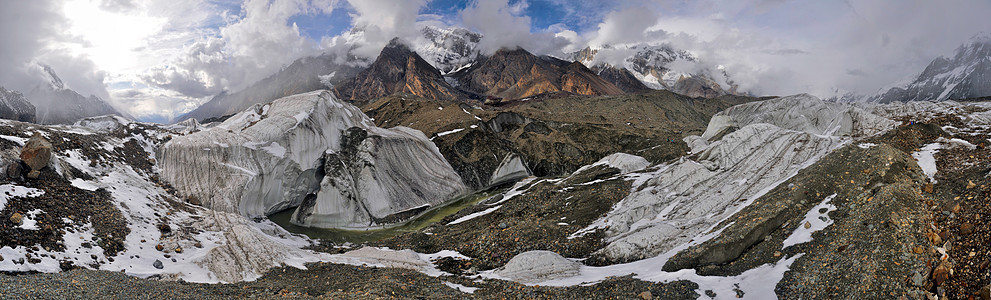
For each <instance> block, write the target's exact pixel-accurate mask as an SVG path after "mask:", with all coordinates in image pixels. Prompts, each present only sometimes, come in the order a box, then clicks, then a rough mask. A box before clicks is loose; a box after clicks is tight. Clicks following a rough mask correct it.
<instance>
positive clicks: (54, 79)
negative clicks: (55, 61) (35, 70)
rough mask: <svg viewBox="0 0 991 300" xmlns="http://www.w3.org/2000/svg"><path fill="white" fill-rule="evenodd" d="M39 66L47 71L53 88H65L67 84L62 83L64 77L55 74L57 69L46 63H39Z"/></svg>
mask: <svg viewBox="0 0 991 300" xmlns="http://www.w3.org/2000/svg"><path fill="white" fill-rule="evenodd" d="M38 66H40V67H41V68H42V70H44V71H45V75H46V76H47V77H48V80H49V83H50V84H51V87H52V89H53V90H56V91H57V90H61V89H65V84H64V83H62V79H61V78H59V77H58V74H55V69H53V68H52V67H51V66H49V65H46V64H38Z"/></svg>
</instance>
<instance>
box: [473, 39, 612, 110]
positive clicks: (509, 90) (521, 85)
mask: <svg viewBox="0 0 991 300" xmlns="http://www.w3.org/2000/svg"><path fill="white" fill-rule="evenodd" d="M454 77H455V78H458V80H459V81H460V82H461V83H462V84H463V86H462V87H463V88H465V89H466V90H468V91H470V92H473V93H476V94H480V95H486V96H495V97H500V98H505V99H522V98H528V97H533V96H536V95H540V94H546V93H554V92H571V93H575V94H582V95H616V94H623V93H624V92H623V90H621V89H620V88H618V87H616V86H615V85H614V84H612V83H610V82H609V81H607V80H604V79H602V78H601V77H599V76H598V75H596V74H595V73H593V72H592V71H591V70H589V69H588V68H586V67H585V66H584V65H582V64H581V63H578V62H573V63H569V62H566V61H563V60H560V59H556V58H552V57H538V56H535V55H533V54H531V53H529V52H527V51H526V50H523V49H515V50H508V49H503V50H499V51H497V52H496V53H495V54H493V55H492V56H489V57H485V58H483V59H481V61H480V62H479V63H477V64H476V65H474V66H472V67H471V68H468V69H467V70H464V71H462V72H459V73H458V74H455V75H454Z"/></svg>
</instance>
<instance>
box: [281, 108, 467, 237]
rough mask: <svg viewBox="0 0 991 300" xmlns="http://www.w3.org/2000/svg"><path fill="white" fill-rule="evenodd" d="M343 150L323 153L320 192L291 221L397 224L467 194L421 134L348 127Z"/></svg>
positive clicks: (339, 224)
mask: <svg viewBox="0 0 991 300" xmlns="http://www.w3.org/2000/svg"><path fill="white" fill-rule="evenodd" d="M341 148H342V149H341V150H340V151H337V152H329V151H328V152H327V153H326V154H325V155H324V159H323V161H324V172H325V173H326V175H325V176H324V177H323V180H322V181H321V182H320V191H319V192H318V193H317V194H316V196H315V197H308V198H306V199H305V200H304V201H303V203H302V204H301V205H300V206H299V207H297V209H296V211H295V212H294V213H293V217H292V219H291V221H292V222H293V223H296V224H299V225H304V226H313V227H333V228H367V227H374V226H378V225H384V224H391V223H396V222H397V221H402V220H405V219H408V218H409V217H410V216H412V215H415V214H416V213H418V212H420V211H422V210H423V209H425V208H428V207H430V206H433V205H436V204H440V203H442V202H443V201H445V200H448V199H451V198H453V197H454V196H456V195H457V194H460V193H463V192H466V191H467V187H465V186H463V185H462V184H461V178H460V177H459V176H458V175H457V173H455V172H454V171H453V168H452V167H451V166H450V165H448V164H447V161H445V160H444V157H443V156H441V154H440V152H439V150H438V149H437V147H436V146H435V145H434V144H433V143H431V142H429V140H428V139H427V137H426V136H425V135H423V133H422V132H420V131H418V130H414V129H411V128H407V127H396V128H393V129H381V128H369V129H368V130H367V131H366V130H364V129H360V128H349V129H347V131H346V132H345V135H344V138H343V139H342V142H341Z"/></svg>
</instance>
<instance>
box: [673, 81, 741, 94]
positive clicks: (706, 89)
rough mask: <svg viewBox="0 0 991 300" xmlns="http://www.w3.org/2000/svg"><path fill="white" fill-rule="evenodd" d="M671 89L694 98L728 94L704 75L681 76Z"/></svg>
mask: <svg viewBox="0 0 991 300" xmlns="http://www.w3.org/2000/svg"><path fill="white" fill-rule="evenodd" d="M671 91H672V92H675V93H678V94H682V95H685V96H688V97H692V98H715V97H719V96H722V95H726V94H728V93H727V92H726V91H725V90H723V88H722V87H720V86H719V84H718V83H716V82H714V81H712V80H709V79H706V78H702V77H682V78H679V79H678V81H677V82H675V84H674V87H673V88H672V89H671Z"/></svg>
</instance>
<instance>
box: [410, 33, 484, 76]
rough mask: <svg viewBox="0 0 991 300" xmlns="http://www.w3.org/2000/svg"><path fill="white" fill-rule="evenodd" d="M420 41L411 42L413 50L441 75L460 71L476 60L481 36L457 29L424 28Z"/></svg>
mask: <svg viewBox="0 0 991 300" xmlns="http://www.w3.org/2000/svg"><path fill="white" fill-rule="evenodd" d="M420 32H421V33H422V34H423V39H422V40H415V41H414V42H413V44H414V45H413V48H414V49H413V50H414V51H416V53H418V54H420V56H421V57H423V59H424V60H426V61H427V62H429V63H430V64H431V65H433V66H434V68H437V70H440V72H441V73H444V74H447V73H451V72H453V71H456V70H458V69H461V68H463V67H465V66H467V65H469V64H471V62H472V61H474V60H475V59H476V58H478V47H477V46H478V42H479V41H481V40H482V35H481V34H479V33H476V32H472V31H470V30H467V29H464V28H458V27H449V28H440V27H436V26H424V27H423V28H422V29H421V30H420Z"/></svg>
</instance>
